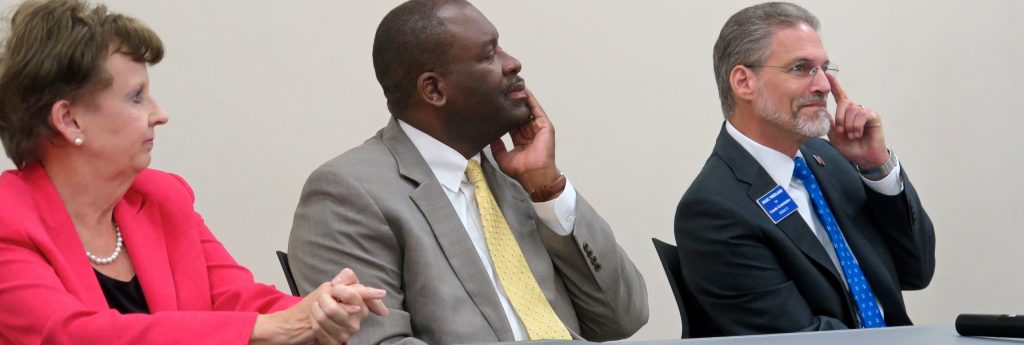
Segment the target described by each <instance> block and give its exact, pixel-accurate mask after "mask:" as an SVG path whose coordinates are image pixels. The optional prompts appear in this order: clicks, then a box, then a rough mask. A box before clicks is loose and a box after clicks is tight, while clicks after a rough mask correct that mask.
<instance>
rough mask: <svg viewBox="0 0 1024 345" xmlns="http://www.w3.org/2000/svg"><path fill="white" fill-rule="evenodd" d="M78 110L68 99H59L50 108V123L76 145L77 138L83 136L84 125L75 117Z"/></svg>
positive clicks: (65, 138) (62, 135)
mask: <svg viewBox="0 0 1024 345" xmlns="http://www.w3.org/2000/svg"><path fill="white" fill-rule="evenodd" d="M76 113H77V111H76V110H75V109H74V107H73V106H72V105H71V102H69V101H67V100H63V99H62V100H58V101H57V102H55V103H53V107H51V108H50V124H51V125H53V128H54V129H56V130H57V133H60V135H61V137H62V138H64V140H66V141H67V142H68V143H70V144H72V145H74V143H75V138H81V137H82V127H81V126H79V123H78V120H77V119H76V118H75V114H76Z"/></svg>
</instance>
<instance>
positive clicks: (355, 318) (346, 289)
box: [306, 268, 388, 345]
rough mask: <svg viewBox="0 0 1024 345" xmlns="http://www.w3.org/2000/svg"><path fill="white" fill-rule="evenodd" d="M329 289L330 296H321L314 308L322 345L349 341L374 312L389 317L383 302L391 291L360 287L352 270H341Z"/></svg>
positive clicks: (319, 340) (316, 327) (312, 312)
mask: <svg viewBox="0 0 1024 345" xmlns="http://www.w3.org/2000/svg"><path fill="white" fill-rule="evenodd" d="M324 284H325V285H326V284H327V283H324ZM325 285H321V288H323V287H324V286H325ZM329 287H330V288H329V289H328V293H324V294H322V295H320V296H319V298H318V299H317V300H316V303H314V304H313V305H312V309H311V315H312V317H313V319H312V322H311V326H312V328H313V334H314V335H315V336H316V339H317V341H318V342H319V343H320V345H327V344H341V343H344V342H346V341H348V337H350V336H351V335H352V334H353V333H355V332H356V331H358V330H359V326H360V324H361V323H362V321H363V319H364V318H366V316H367V315H368V314H369V312H371V311H372V312H373V313H374V314H377V315H380V316H385V315H387V314H388V308H387V307H385V306H384V301H383V298H384V295H385V294H386V293H387V292H386V291H384V290H381V289H374V288H371V287H366V286H364V285H363V284H360V283H359V278H356V274H355V273H354V272H352V270H350V269H348V268H346V269H343V270H341V272H339V273H338V275H337V276H336V277H334V279H332V280H331V283H330V285H329ZM318 291H319V290H318ZM311 295H312V294H311ZM309 297H311V296H307V297H306V298H309Z"/></svg>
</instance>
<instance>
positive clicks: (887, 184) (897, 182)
mask: <svg viewBox="0 0 1024 345" xmlns="http://www.w3.org/2000/svg"><path fill="white" fill-rule="evenodd" d="M902 167H903V165H902V164H900V162H899V158H897V159H896V167H895V168H893V169H892V171H890V172H889V176H886V177H884V178H882V179H881V180H878V181H872V180H868V179H866V178H864V176H861V177H860V179H861V180H864V184H866V185H868V187H869V188H871V189H872V190H874V191H876V192H878V193H881V194H884V195H888V196H894V195H898V194H900V193H902V192H903V179H901V178H900V171H901V170H902V169H901V168H902Z"/></svg>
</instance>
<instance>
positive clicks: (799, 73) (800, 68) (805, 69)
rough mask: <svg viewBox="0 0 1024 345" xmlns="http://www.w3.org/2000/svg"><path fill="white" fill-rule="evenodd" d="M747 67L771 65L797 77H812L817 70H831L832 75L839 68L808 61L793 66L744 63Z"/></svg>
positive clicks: (837, 72) (836, 72) (837, 71)
mask: <svg viewBox="0 0 1024 345" xmlns="http://www.w3.org/2000/svg"><path fill="white" fill-rule="evenodd" d="M744 66H747V68H757V67H771V68H778V69H781V70H782V71H783V72H784V73H788V74H791V75H793V76H794V77H798V78H814V76H815V75H817V74H818V71H825V72H826V73H827V72H832V75H836V74H839V70H838V69H836V68H834V67H835V66H830V65H829V64H827V63H825V64H822V65H821V66H814V65H812V64H810V63H806V62H800V63H797V64H795V65H793V66H767V65H744Z"/></svg>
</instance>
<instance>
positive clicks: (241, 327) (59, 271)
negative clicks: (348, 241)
mask: <svg viewBox="0 0 1024 345" xmlns="http://www.w3.org/2000/svg"><path fill="white" fill-rule="evenodd" d="M9 23H10V30H9V36H8V38H7V41H6V42H4V49H3V55H2V56H0V140H2V141H3V146H4V149H5V150H6V153H7V155H8V156H9V157H10V158H11V159H12V160H13V161H14V164H15V165H16V166H17V167H18V170H14V171H7V172H4V173H3V174H2V175H0V344H8V343H14V344H38V343H44V344H67V343H78V344H120V343H123V344H160V343H167V344H201V343H205V344H245V343H254V344H255V343H266V344H293V343H308V342H311V341H314V340H316V341H319V342H320V343H340V342H343V341H345V340H346V339H347V338H348V336H349V335H350V334H351V333H352V332H354V331H355V330H356V329H358V327H359V323H360V321H361V320H362V319H363V318H364V317H366V316H367V314H368V311H373V312H375V313H378V314H384V313H386V312H387V310H386V308H384V306H383V304H382V303H381V300H380V299H381V298H382V297H383V296H384V291H383V290H378V289H373V288H368V287H364V286H362V285H360V284H359V282H358V281H357V280H356V277H355V275H354V274H353V273H352V271H351V270H347V269H346V270H343V271H342V272H340V273H339V274H338V276H337V277H336V278H334V280H333V281H331V282H325V283H324V284H323V285H321V286H320V288H319V289H318V290H316V291H314V292H313V293H311V294H309V295H308V296H306V297H305V298H302V299H299V298H297V297H291V296H287V295H285V294H282V293H281V292H279V291H277V290H276V289H274V288H273V287H272V286H268V285H262V284H257V283H255V282H254V281H253V277H252V274H251V273H250V272H249V271H248V270H247V269H245V268H244V267H241V266H239V265H238V264H237V263H236V262H235V261H234V259H232V258H231V256H230V255H229V254H228V253H227V251H225V249H224V247H223V246H222V245H221V244H220V243H219V242H218V241H217V239H216V238H214V236H213V234H212V233H210V231H209V229H207V228H206V226H205V225H204V224H203V219H202V217H201V216H200V215H199V214H198V213H196V212H195V210H194V209H193V202H194V196H193V194H192V190H191V189H190V188H189V186H188V185H187V184H186V183H185V181H183V180H182V179H181V178H180V177H178V176H176V175H172V174H168V173H164V172H160V171H156V170H151V169H147V167H148V165H149V162H150V151H151V150H152V148H153V138H154V128H155V127H156V126H159V125H162V124H164V123H166V122H167V115H166V114H165V113H164V111H163V109H161V108H160V106H159V105H158V104H157V103H156V100H154V99H153V97H152V96H151V95H150V94H149V92H148V91H149V81H148V74H147V70H146V66H147V64H150V65H151V64H155V63H157V62H159V61H160V59H161V58H162V56H163V47H162V43H161V42H160V39H159V38H158V37H157V36H156V34H155V33H153V32H152V31H151V30H150V29H149V28H147V27H146V26H145V25H143V24H142V23H140V22H138V21H136V20H135V19H133V18H130V17H126V16H123V15H120V14H115V13H109V12H107V10H106V9H105V7H103V6H98V7H93V6H91V5H89V4H87V3H85V2H84V1H83V0H50V1H34V2H27V3H24V4H22V5H20V6H19V7H18V8H17V10H16V12H15V13H14V14H13V16H12V18H11V20H10V22H9Z"/></svg>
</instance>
